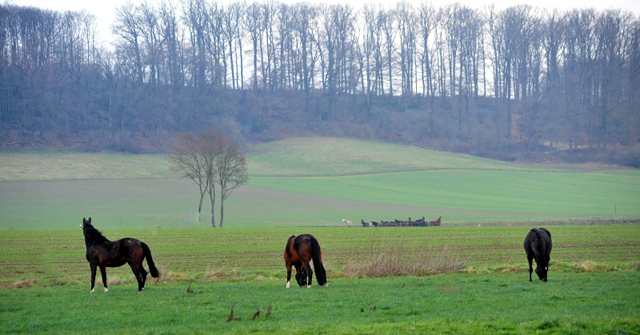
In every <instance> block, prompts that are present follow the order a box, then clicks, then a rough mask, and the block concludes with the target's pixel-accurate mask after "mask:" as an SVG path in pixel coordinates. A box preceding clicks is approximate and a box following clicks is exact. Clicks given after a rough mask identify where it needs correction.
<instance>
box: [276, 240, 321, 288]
mask: <svg viewBox="0 0 640 335" xmlns="http://www.w3.org/2000/svg"><path fill="white" fill-rule="evenodd" d="M311 261H313V267H314V269H315V272H316V279H318V284H319V285H321V286H328V284H327V273H326V272H325V270H324V266H323V265H322V249H320V244H319V243H318V240H316V238H315V237H313V236H312V235H309V234H302V235H299V236H298V237H296V236H295V235H292V236H291V237H289V240H288V241H287V245H286V247H285V248H284V262H285V265H286V267H287V288H289V287H290V285H291V284H290V282H291V267H292V266H295V268H296V281H297V282H298V285H300V286H304V285H306V286H307V287H311V279H312V276H313V271H312V270H311V266H310V264H309V263H310V262H311Z"/></svg>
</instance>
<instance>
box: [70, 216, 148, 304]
mask: <svg viewBox="0 0 640 335" xmlns="http://www.w3.org/2000/svg"><path fill="white" fill-rule="evenodd" d="M82 232H83V233H84V243H85V244H86V245H87V261H89V265H90V266H91V293H93V288H94V286H95V281H96V268H97V267H98V266H99V267H100V273H101V274H102V282H103V283H104V291H105V292H107V291H109V289H108V288H107V270H106V267H118V266H122V265H125V264H127V263H128V264H129V266H130V267H131V270H133V274H134V275H135V276H136V280H137V281H138V291H142V290H144V282H145V281H146V279H147V271H145V269H144V267H143V266H142V261H143V260H144V259H145V257H146V258H147V264H148V265H149V271H151V276H153V277H155V278H157V277H158V276H159V274H158V269H156V266H155V264H153V259H152V258H151V250H149V246H147V245H146V244H145V243H144V242H140V241H139V240H136V239H135V238H123V239H120V240H117V241H114V242H111V241H109V240H108V239H107V238H106V237H104V236H103V235H102V233H100V231H98V230H97V229H95V228H94V227H93V226H92V225H91V218H89V220H86V219H84V218H82Z"/></svg>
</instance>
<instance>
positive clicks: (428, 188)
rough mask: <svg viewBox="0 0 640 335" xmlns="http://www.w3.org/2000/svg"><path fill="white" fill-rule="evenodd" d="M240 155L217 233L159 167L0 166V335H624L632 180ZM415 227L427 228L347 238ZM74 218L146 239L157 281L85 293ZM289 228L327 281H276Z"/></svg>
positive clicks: (340, 152) (347, 152)
mask: <svg viewBox="0 0 640 335" xmlns="http://www.w3.org/2000/svg"><path fill="white" fill-rule="evenodd" d="M247 158H248V161H249V174H250V176H251V180H250V182H249V184H248V185H245V186H243V187H241V188H240V189H238V190H237V191H236V192H235V193H234V194H233V195H232V196H231V197H230V198H229V199H228V201H227V202H225V209H226V210H225V213H226V215H225V227H228V228H224V229H210V228H207V227H210V220H209V217H208V215H209V214H208V212H209V211H210V208H209V206H205V207H204V210H203V213H202V219H201V221H200V222H198V221H197V213H196V209H197V200H198V192H197V188H196V186H195V185H194V184H192V182H191V181H189V180H181V179H179V178H178V177H179V176H177V175H175V174H173V173H171V172H170V171H169V166H168V164H167V163H166V162H165V161H164V159H163V157H162V155H143V156H136V155H112V154H79V153H44V152H31V153H8V152H4V153H0V325H1V327H0V333H6V334H15V333H29V334H37V333H105V332H107V333H122V334H137V333H154V334H155V333H161V334H168V333H171V334H174V333H177V334H183V333H236V334H238V333H241V334H244V333H248V332H252V333H285V332H292V333H304V334H309V333H331V334H337V333H347V334H373V333H381V334H390V333H435V334H447V333H449V334H460V333H467V334H496V333H499V334H529V333H531V334H556V333H561V334H639V333H640V312H639V311H640V302H639V301H640V300H639V299H638V294H637V292H638V291H639V289H640V275H639V273H640V272H639V271H638V270H639V269H640V226H639V225H637V221H638V219H639V218H640V206H639V205H640V171H638V170H632V169H620V168H617V167H611V166H598V165H590V164H582V165H562V164H561V165H540V164H537V165H518V164H511V163H505V162H498V161H492V160H487V159H480V158H476V157H471V156H465V155H457V154H451V153H442V152H434V151H429V150H424V149H419V148H415V147H406V146H399V145H392V144H386V143H380V142H369V141H357V140H349V139H335V138H303V139H294V140H286V141H277V142H273V143H266V144H261V145H257V146H255V147H253V148H252V150H251V152H249V153H248V154H247ZM614 208H616V210H617V213H616V214H617V216H616V223H618V224H616V225H612V224H611V223H613V222H612V221H613V220H612V219H613V216H614ZM217 215H218V213H217V210H216V216H217ZM423 216H424V217H426V218H427V219H431V220H433V219H436V218H437V217H438V216H442V217H443V226H442V227H387V228H373V227H369V228H363V227H357V226H358V225H359V221H360V219H364V220H366V221H371V220H376V221H378V220H393V219H400V220H406V218H407V217H412V218H414V219H415V218H420V217H423ZM83 217H92V219H93V223H94V225H95V226H96V227H97V228H98V229H100V230H102V231H103V233H104V234H105V235H106V236H107V237H108V238H110V239H118V238H122V237H136V238H139V239H141V240H143V241H145V242H146V243H147V244H149V246H150V248H151V250H152V253H153V256H154V259H155V262H156V264H157V265H158V267H159V269H160V271H161V273H162V274H163V275H162V277H161V279H160V281H159V282H158V283H154V282H148V284H147V289H146V290H145V292H144V293H138V292H137V290H136V287H135V285H134V279H133V274H132V273H131V270H130V269H129V268H128V267H121V268H117V269H109V270H108V277H109V282H110V288H111V290H110V292H108V293H104V292H102V290H101V287H98V290H97V292H96V293H95V294H89V293H88V291H89V274H90V273H89V266H88V263H87V262H86V260H85V258H84V253H85V246H84V241H83V238H82V233H81V230H80V229H79V224H80V223H81V222H82V218H83ZM342 217H347V218H349V219H351V220H352V221H353V223H354V226H355V227H353V228H350V229H348V228H342V227H338V226H341V225H342V221H341V220H342ZM576 220H577V221H576ZM621 223H622V224H621ZM542 225H544V226H545V227H548V228H549V229H550V230H551V232H552V236H553V243H554V244H553V251H552V254H551V258H552V261H551V263H550V274H549V282H548V283H542V282H540V281H538V280H535V277H536V276H535V274H534V282H532V283H529V282H528V273H527V267H528V265H527V263H526V257H525V255H524V250H523V247H522V242H523V240H524V236H525V235H526V233H527V231H528V230H529V229H530V228H531V226H542ZM165 226H166V227H167V229H165ZM139 227H140V228H139ZM179 227H180V228H182V229H178V228H179ZM301 233H312V234H314V235H315V236H316V237H317V238H318V239H319V240H320V243H321V245H322V247H323V255H324V263H325V267H326V269H327V270H328V275H329V287H327V288H324V287H317V286H315V287H313V288H312V289H301V288H297V287H295V288H292V289H285V288H284V286H285V275H286V271H285V269H284V261H283V257H282V251H283V248H284V244H285V242H286V239H287V238H288V237H289V236H291V235H292V234H296V235H297V234H301ZM391 265H395V266H396V267H392V266H391ZM534 266H535V265H534ZM371 269H378V270H380V272H379V273H378V274H377V275H381V274H380V273H382V275H387V277H376V278H369V277H368V276H367V274H368V273H369V274H370V273H373V272H367V271H369V270H371ZM189 285H190V287H191V289H192V290H193V291H195V292H196V294H190V293H187V287H189ZM18 287H26V288H22V289H12V288H18ZM232 306H233V307H234V313H235V315H236V316H238V317H241V319H240V320H237V321H232V322H229V323H227V322H226V320H227V317H228V316H229V312H230V309H231V307H232ZM268 306H271V307H272V313H271V315H270V316H269V318H266V316H265V314H266V311H267V309H268ZM373 307H376V309H375V311H374V310H373ZM257 308H260V310H261V316H260V317H259V318H256V319H255V320H251V316H252V315H253V314H254V313H255V312H256V309H257ZM361 309H362V310H361Z"/></svg>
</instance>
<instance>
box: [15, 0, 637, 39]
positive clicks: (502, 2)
mask: <svg viewBox="0 0 640 335" xmlns="http://www.w3.org/2000/svg"><path fill="white" fill-rule="evenodd" d="M143 1H145V0H5V1H4V3H9V4H15V5H20V6H34V7H38V8H47V9H52V10H56V11H66V10H74V11H82V10H86V11H88V12H89V13H91V14H93V15H95V16H96V17H97V18H98V31H99V34H100V38H102V39H103V40H105V41H109V40H111V39H112V38H111V29H110V26H111V23H112V22H113V19H114V17H115V11H116V8H117V7H119V6H121V5H122V4H125V3H127V2H133V3H141V2H143ZM146 1H147V3H150V4H156V3H159V2H160V1H159V0H146ZM308 1H309V2H314V3H317V2H324V3H331V4H334V3H345V1H344V0H322V1H320V0H308ZM392 1H393V2H394V3H395V2H397V1H394V0H392ZM172 2H173V3H178V2H179V0H173V1H172ZM230 2H234V1H231V0H219V1H218V3H221V4H225V3H230ZM247 2H252V0H247ZM276 2H283V3H297V2H302V0H276ZM388 2H389V1H380V0H351V1H348V3H349V4H351V5H352V6H353V7H355V8H359V7H360V6H361V5H362V4H365V3H388ZM407 2H409V3H416V4H418V3H421V2H422V1H420V0H418V1H416V0H407ZM431 2H432V3H433V5H434V6H435V7H436V8H438V7H441V6H443V5H446V4H448V3H453V2H456V1H447V0H431ZM457 2H459V3H462V4H466V5H468V6H469V7H472V8H480V9H481V8H484V7H485V6H487V5H489V4H495V6H496V9H498V10H500V9H504V8H507V7H510V6H514V5H519V4H529V5H532V6H534V7H541V8H547V9H554V8H558V9H561V10H565V9H573V8H595V9H597V10H605V9H611V8H614V9H622V10H626V11H631V12H633V13H634V14H635V15H636V16H640V0H606V1H603V0H475V1H474V0H460V1H457Z"/></svg>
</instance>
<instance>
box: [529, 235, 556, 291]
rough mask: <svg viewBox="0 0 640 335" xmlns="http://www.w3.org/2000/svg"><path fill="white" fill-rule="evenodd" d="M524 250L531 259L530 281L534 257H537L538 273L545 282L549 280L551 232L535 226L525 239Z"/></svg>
mask: <svg viewBox="0 0 640 335" xmlns="http://www.w3.org/2000/svg"><path fill="white" fill-rule="evenodd" d="M524 251H525V252H526V253H527V260H528V261H529V281H531V273H532V272H533V259H534V258H535V259H536V274H537V275H538V278H540V280H542V281H543V282H546V281H547V271H548V270H549V259H550V255H551V233H550V232H549V231H548V230H546V229H544V228H533V229H531V231H529V233H528V234H527V237H526V238H525V239H524Z"/></svg>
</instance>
